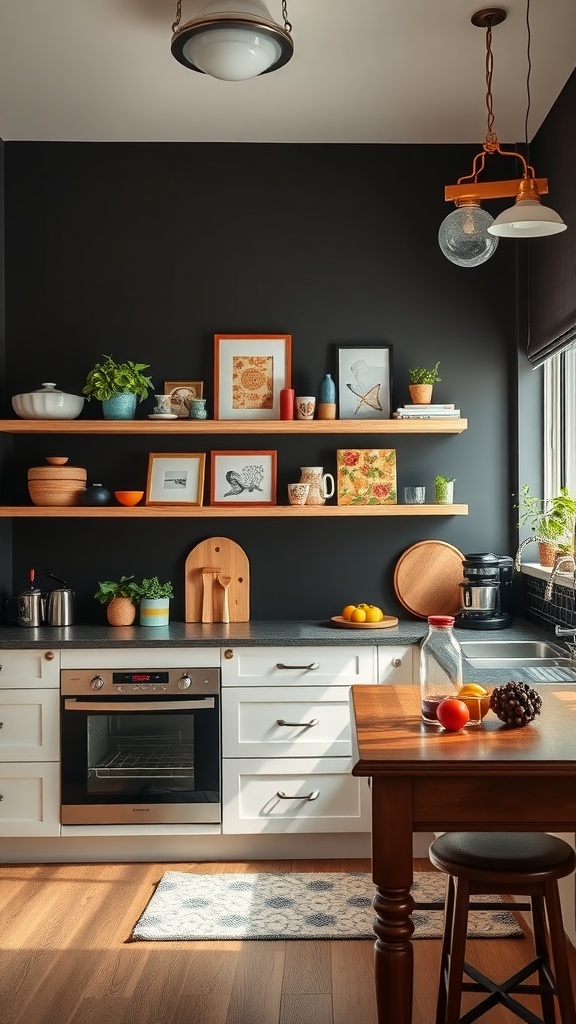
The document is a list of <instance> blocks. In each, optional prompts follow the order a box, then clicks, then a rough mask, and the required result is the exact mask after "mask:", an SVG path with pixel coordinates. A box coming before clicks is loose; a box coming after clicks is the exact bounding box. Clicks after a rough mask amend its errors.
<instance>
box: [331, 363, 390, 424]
mask: <svg viewBox="0 0 576 1024" xmlns="http://www.w3.org/2000/svg"><path fill="white" fill-rule="evenodd" d="M337 375H338V418H339V419H341V420H360V419H362V420H369V419H372V420H389V419H390V417H391V415H392V346H391V345H339V346H338V349H337Z"/></svg>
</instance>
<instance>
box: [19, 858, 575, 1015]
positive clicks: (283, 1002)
mask: <svg viewBox="0 0 576 1024" xmlns="http://www.w3.org/2000/svg"><path fill="white" fill-rule="evenodd" d="M255 867H258V869H259V870H264V871H278V870H284V871H291V870H293V871H306V870H310V871H346V870H353V871H359V870H369V864H368V862H367V861H360V860H354V861H350V860H348V861H334V860H330V861H266V862H250V863H240V864H235V863H225V864H220V863H218V864H216V863H211V864H189V863H188V864H174V863H170V864H96V865H95V864H65V865H59V864H48V865H19V864H11V865H6V866H0V1024H375V1022H376V1011H375V1002H374V995H373V982H372V958H373V948H372V947H373V944H372V942H371V941H351V942H348V941H343V940H339V941H337V942H328V941H326V942H324V941H320V940H313V941H310V942H301V941H287V942H283V941H271V942H158V943H154V942H138V943H130V942H128V941H127V940H128V939H129V936H130V933H131V930H132V928H133V926H134V924H135V922H136V920H137V919H138V917H139V916H140V914H141V912H142V910H143V909H144V907H145V906H146V903H147V902H148V900H149V899H150V897H151V895H152V893H153V890H154V886H155V884H156V882H158V880H159V879H160V877H161V876H162V874H163V872H164V871H166V870H175V871H199V872H205V871H253V870H255ZM416 867H417V868H419V869H428V870H429V868H430V865H429V864H428V863H427V862H425V861H418V862H416ZM414 950H415V974H416V979H417V982H416V985H415V988H416V993H415V1006H414V1018H413V1020H414V1024H433V1021H434V1003H435V993H436V983H437V971H438V956H439V950H440V943H439V941H438V940H418V941H416V942H415V943H414ZM529 953H530V943H529V940H527V939H508V940H506V939H497V940H494V941H492V940H489V939H478V940H476V941H472V942H470V943H469V950H468V958H469V959H470V960H471V961H473V962H474V963H475V964H476V965H477V966H478V967H479V969H480V970H482V971H484V972H485V973H486V974H488V975H491V976H493V977H496V978H497V979H502V978H504V977H506V976H508V975H510V974H512V973H513V972H514V970H515V969H516V968H517V967H520V966H521V965H522V964H523V963H525V962H526V960H527V959H528V958H529ZM573 959H574V961H575V962H574V963H573V964H572V967H573V978H574V979H576V955H575V956H574V958H573ZM478 998H479V997H477V996H472V995H469V996H467V997H466V1000H467V1001H465V1002H464V1003H463V1006H464V1007H466V1008H468V1007H470V1006H472V1005H474V1004H475V1002H477V1001H478ZM526 1002H527V1005H531V1007H532V1008H533V1009H534V1010H535V1011H537V1009H538V1004H537V1003H535V1002H534V1000H532V1002H531V1003H530V1002H529V1001H528V1000H527V1001H526ZM483 1020H485V1021H486V1022H487V1024H510V1022H512V1021H514V1020H517V1018H515V1017H513V1016H512V1015H511V1014H510V1013H509V1012H508V1011H506V1010H503V1009H502V1008H496V1009H494V1010H492V1011H490V1013H489V1014H487V1015H486V1016H485V1017H484V1018H483ZM389 1024H394V1022H393V1021H390V1022H389Z"/></svg>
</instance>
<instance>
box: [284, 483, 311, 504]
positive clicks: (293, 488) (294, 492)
mask: <svg viewBox="0 0 576 1024" xmlns="http://www.w3.org/2000/svg"><path fill="white" fill-rule="evenodd" d="M309 490H310V485H309V484H302V483H298V484H288V501H289V502H290V504H291V505H305V504H306V498H307V497H308V491H309Z"/></svg>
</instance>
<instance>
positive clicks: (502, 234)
mask: <svg viewBox="0 0 576 1024" xmlns="http://www.w3.org/2000/svg"><path fill="white" fill-rule="evenodd" d="M488 231H489V232H490V234H491V235H495V236H497V237H498V238H539V237H543V236H544V235H557V234H559V233H560V231H566V224H565V223H564V221H563V220H562V218H561V216H560V215H559V214H558V213H556V211H555V210H551V209H550V207H548V206H542V204H541V202H540V200H539V199H517V200H516V202H515V203H514V206H511V207H509V209H508V210H504V212H503V213H501V214H499V216H498V217H496V220H495V221H494V223H493V224H492V225H491V226H490V227H489V228H488Z"/></svg>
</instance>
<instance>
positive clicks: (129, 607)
mask: <svg viewBox="0 0 576 1024" xmlns="http://www.w3.org/2000/svg"><path fill="white" fill-rule="evenodd" d="M94 597H95V598H96V600H97V601H100V604H104V605H106V617H107V619H108V622H109V623H110V625H111V626H131V625H132V623H133V622H134V619H135V618H136V603H137V602H138V601H139V599H140V588H139V586H138V584H137V583H135V582H134V577H133V576H121V577H120V579H119V580H118V581H114V580H103V581H102V582H101V583H98V590H97V591H96V593H95V594H94Z"/></svg>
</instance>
